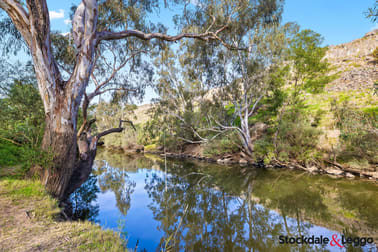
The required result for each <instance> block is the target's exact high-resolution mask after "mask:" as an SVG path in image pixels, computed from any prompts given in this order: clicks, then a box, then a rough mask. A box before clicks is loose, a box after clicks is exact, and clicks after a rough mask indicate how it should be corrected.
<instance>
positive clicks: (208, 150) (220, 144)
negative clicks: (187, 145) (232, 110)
mask: <svg viewBox="0 0 378 252" xmlns="http://www.w3.org/2000/svg"><path fill="white" fill-rule="evenodd" d="M239 150H240V140H239V138H238V136H237V135H236V133H235V132H231V133H228V134H223V135H222V136H220V137H219V138H216V139H214V140H212V141H210V142H208V143H206V144H204V150H203V153H204V154H205V155H206V156H209V157H212V156H217V155H222V154H226V153H235V152H237V151H239Z"/></svg>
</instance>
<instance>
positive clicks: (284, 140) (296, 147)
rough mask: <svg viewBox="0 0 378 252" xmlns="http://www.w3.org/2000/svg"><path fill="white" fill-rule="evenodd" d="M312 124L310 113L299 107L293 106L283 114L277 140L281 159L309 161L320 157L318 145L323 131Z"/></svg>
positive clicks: (278, 156)
mask: <svg viewBox="0 0 378 252" xmlns="http://www.w3.org/2000/svg"><path fill="white" fill-rule="evenodd" d="M311 124H312V122H311V120H310V118H309V115H308V114H307V113H305V111H304V110H301V109H298V108H292V109H291V110H289V111H288V112H287V113H285V114H284V115H283V116H282V120H281V122H280V125H279V128H278V132H277V133H278V134H277V141H276V155H277V158H278V159H279V160H282V161H288V160H290V159H294V160H297V161H299V162H301V163H308V162H311V161H314V160H316V159H317V158H319V154H320V153H319V151H318V150H317V148H316V147H317V144H318V140H319V136H320V134H321V131H320V130H319V129H317V128H316V127H314V126H312V125H311Z"/></svg>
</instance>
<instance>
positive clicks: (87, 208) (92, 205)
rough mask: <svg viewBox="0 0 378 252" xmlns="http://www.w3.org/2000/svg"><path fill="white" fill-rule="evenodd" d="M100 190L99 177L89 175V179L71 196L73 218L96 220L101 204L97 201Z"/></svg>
mask: <svg viewBox="0 0 378 252" xmlns="http://www.w3.org/2000/svg"><path fill="white" fill-rule="evenodd" d="M99 192H100V189H99V188H98V186H97V177H96V176H95V175H91V176H89V178H88V180H87V181H86V182H85V183H84V184H83V185H82V186H81V187H80V188H78V189H77V190H76V191H75V192H74V193H72V194H71V196H70V199H69V202H70V203H71V207H72V213H71V218H72V219H73V220H90V221H94V222H96V221H97V216H98V213H99V204H98V203H96V199H97V194H98V193H99Z"/></svg>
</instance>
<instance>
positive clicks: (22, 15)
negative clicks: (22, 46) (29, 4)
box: [0, 0, 31, 47]
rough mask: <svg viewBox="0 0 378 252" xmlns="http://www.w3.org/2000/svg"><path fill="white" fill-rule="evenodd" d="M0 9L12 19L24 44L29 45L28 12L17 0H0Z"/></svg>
mask: <svg viewBox="0 0 378 252" xmlns="http://www.w3.org/2000/svg"><path fill="white" fill-rule="evenodd" d="M0 9H3V10H4V11H5V12H6V13H7V14H8V16H9V17H10V18H11V19H12V22H13V24H14V25H15V26H16V28H17V30H18V31H19V32H20V33H21V34H22V37H23V38H24V40H25V42H26V44H27V45H28V46H29V47H30V42H31V34H30V22H29V14H28V13H27V12H26V10H25V9H24V8H23V7H22V5H21V4H20V3H19V2H18V1H14V0H0Z"/></svg>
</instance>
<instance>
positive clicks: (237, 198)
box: [145, 165, 324, 251]
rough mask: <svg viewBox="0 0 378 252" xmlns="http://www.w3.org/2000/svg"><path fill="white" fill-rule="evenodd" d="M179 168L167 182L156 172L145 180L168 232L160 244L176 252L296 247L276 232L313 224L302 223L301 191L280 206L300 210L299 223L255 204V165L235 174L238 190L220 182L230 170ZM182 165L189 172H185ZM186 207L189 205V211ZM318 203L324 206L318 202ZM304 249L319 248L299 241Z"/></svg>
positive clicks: (301, 231)
mask: <svg viewBox="0 0 378 252" xmlns="http://www.w3.org/2000/svg"><path fill="white" fill-rule="evenodd" d="M176 167H179V166H178V165H172V166H169V167H168V172H169V176H168V177H167V179H166V182H165V180H164V178H162V177H161V176H159V175H158V174H156V173H154V174H152V176H149V177H148V179H147V180H146V186H145V189H146V190H147V192H148V194H149V196H150V197H151V198H152V199H153V204H151V205H150V206H149V207H150V209H151V210H152V212H153V214H154V218H155V219H156V220H158V221H159V222H160V226H159V229H160V230H162V231H164V234H165V235H164V237H162V238H161V240H160V244H159V247H160V248H162V249H164V248H167V247H169V248H171V249H172V251H179V250H185V251H245V250H248V251H255V250H256V251H277V250H293V251H295V250H296V249H298V248H295V247H293V246H292V245H291V246H290V248H289V247H288V246H283V245H281V244H279V239H278V236H279V235H291V236H300V235H305V236H306V235H309V233H308V229H309V228H310V227H311V226H312V225H311V224H309V223H306V222H303V220H302V219H301V215H300V214H299V212H300V209H298V206H300V205H301V204H302V203H301V202H300V201H298V200H300V199H301V197H302V196H301V195H299V196H298V199H297V200H296V201H294V202H291V201H290V202H288V204H284V205H280V206H281V208H282V209H281V211H282V210H284V211H286V212H287V214H292V213H295V214H296V217H297V222H293V221H291V222H290V223H289V224H288V221H287V219H286V216H285V215H284V216H282V217H281V216H280V215H278V214H277V213H275V212H273V211H271V210H269V209H268V208H264V207H262V205H260V204H257V202H256V200H254V199H253V198H254V197H253V196H252V192H253V188H254V186H255V184H257V183H256V180H255V177H256V174H257V172H256V171H255V170H251V172H249V173H248V174H247V175H245V176H242V175H241V174H239V176H235V177H238V178H239V181H238V182H239V183H238V184H239V186H238V187H237V190H235V189H236V188H235V186H233V188H232V190H229V189H230V188H227V186H226V187H220V186H219V185H227V184H229V183H227V181H226V180H229V179H230V177H229V176H228V174H227V173H226V174H224V176H216V177H215V176H214V175H221V174H220V173H219V174H212V175H208V174H206V175H205V174H201V172H199V171H198V170H196V169H195V167H193V166H192V167H190V166H186V167H185V169H182V167H179V168H178V169H177V168H176ZM190 168H193V169H191V170H189V169H190ZM183 170H184V172H185V173H186V175H184V174H182V172H183ZM233 172H235V171H233ZM235 177H234V178H235ZM222 182H225V183H222ZM235 182H236V181H234V183H235ZM166 184H167V186H166ZM304 196H306V195H304ZM311 196H316V195H311ZM318 198H319V197H318ZM288 200H289V199H288ZM318 200H319V199H315V201H318ZM292 203H294V204H292ZM296 203H298V204H299V205H298V204H296ZM185 206H188V209H189V210H188V211H187V212H185V211H184V207H185ZM316 206H317V205H315V207H316ZM318 206H319V207H323V206H324V205H322V204H321V201H320V202H318ZM317 210H319V209H314V211H317ZM172 234H174V235H172ZM167 243H169V244H167ZM300 249H301V251H317V250H319V249H320V248H315V247H309V246H301V248H300Z"/></svg>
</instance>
